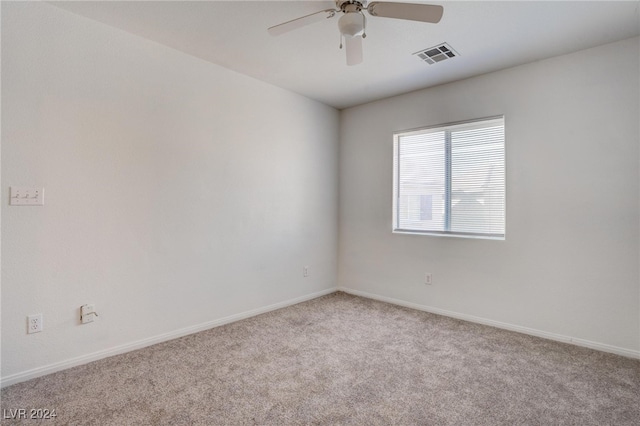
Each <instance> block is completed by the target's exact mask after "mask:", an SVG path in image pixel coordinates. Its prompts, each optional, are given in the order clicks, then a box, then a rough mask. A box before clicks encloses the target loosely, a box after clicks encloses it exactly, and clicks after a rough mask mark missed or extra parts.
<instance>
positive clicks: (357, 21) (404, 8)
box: [267, 0, 444, 65]
mask: <svg viewBox="0 0 640 426" xmlns="http://www.w3.org/2000/svg"><path fill="white" fill-rule="evenodd" d="M363 10H366V11H367V12H368V13H369V15H371V16H376V17H383V18H396V19H408V20H411V21H420V22H430V23H433V24H435V23H438V22H440V19H441V18H442V13H443V11H444V9H443V7H442V6H437V5H431V4H417V3H396V2H387V1H374V2H371V3H369V4H368V5H367V1H366V0H336V9H325V10H321V11H319V12H315V13H311V14H309V15H305V16H302V17H300V18H296V19H292V20H291V21H287V22H283V23H282V24H278V25H274V26H273V27H270V28H269V29H268V30H267V31H268V32H269V34H271V35H272V36H277V35H280V34H284V33H287V32H289V31H292V30H295V29H298V28H300V27H303V26H305V25H309V24H312V23H314V22H319V21H322V20H324V19H330V18H333V17H334V16H336V14H338V13H342V16H340V19H339V20H338V29H339V30H340V48H341V49H342V39H343V38H344V40H345V45H346V51H347V65H357V64H359V63H361V62H362V39H363V38H365V37H366V36H367V34H366V32H365V30H366V25H367V20H366V18H365V15H364V13H363V12H362V11H363Z"/></svg>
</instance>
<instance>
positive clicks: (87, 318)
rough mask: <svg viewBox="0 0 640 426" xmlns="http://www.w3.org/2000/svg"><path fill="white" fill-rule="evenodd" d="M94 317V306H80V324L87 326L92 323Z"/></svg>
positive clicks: (88, 304)
mask: <svg viewBox="0 0 640 426" xmlns="http://www.w3.org/2000/svg"><path fill="white" fill-rule="evenodd" d="M95 316H96V305H94V304H93V303H87V304H86V305H82V306H80V322H81V323H82V324H87V323H90V322H93V320H94V319H95Z"/></svg>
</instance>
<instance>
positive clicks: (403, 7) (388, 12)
mask: <svg viewBox="0 0 640 426" xmlns="http://www.w3.org/2000/svg"><path fill="white" fill-rule="evenodd" d="M367 11H368V12H369V14H370V15H372V16H380V17H383V18H396V19H408V20H410V21H420V22H431V23H432V24H436V23H438V22H440V19H441V18H442V13H443V12H444V8H443V7H442V6H438V5H433V4H415V3H392V2H386V1H374V2H371V3H369V6H367Z"/></svg>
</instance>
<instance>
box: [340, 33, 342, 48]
mask: <svg viewBox="0 0 640 426" xmlns="http://www.w3.org/2000/svg"><path fill="white" fill-rule="evenodd" d="M340 49H342V33H340Z"/></svg>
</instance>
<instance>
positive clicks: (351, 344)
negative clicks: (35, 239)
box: [1, 293, 640, 425]
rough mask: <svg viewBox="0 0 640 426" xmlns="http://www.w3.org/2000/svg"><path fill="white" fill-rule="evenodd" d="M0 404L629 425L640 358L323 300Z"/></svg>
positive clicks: (212, 419)
mask: <svg viewBox="0 0 640 426" xmlns="http://www.w3.org/2000/svg"><path fill="white" fill-rule="evenodd" d="M1 405H2V409H3V410H4V413H5V416H6V413H9V410H15V409H19V408H26V409H29V408H45V409H55V410H56V414H57V417H56V419H55V421H52V420H39V421H30V422H26V423H28V424H34V423H38V424H70V425H144V424H159V425H165V424H166V425H196V424H197V425H237V424H248V425H252V424H258V425H287V424H314V425H325V424H327V425H335V424H342V425H417V424H420V425H558V424H565V425H567V424H570V425H639V424H640V361H638V360H633V359H628V358H624V357H620V356H616V355H610V354H606V353H602V352H597V351H594V350H590V349H585V348H580V347H576V346H572V345H567V344H562V343H557V342H552V341H549V340H544V339H539V338H536V337H531V336H527V335H522V334H518V333H513V332H509V331H504V330H499V329H495V328H492V327H487V326H482V325H477V324H472V323H468V322H464V321H458V320H454V319H451V318H446V317H442V316H438V315H432V314H428V313H425V312H420V311H414V310H411V309H406V308H402V307H398V306H393V305H389V304H385V303H381V302H376V301H373V300H368V299H363V298H359V297H355V296H350V295H347V294H344V293H334V294H331V295H328V296H325V297H321V298H318V299H315V300H312V301H309V302H305V303H301V304H299V305H295V306H291V307H288V308H285V309H281V310H278V311H274V312H270V313H267V314H263V315H260V316H257V317H254V318H250V319H247V320H243V321H239V322H236V323H233V324H228V325H225V326H221V327H218V328H215V329H211V330H208V331H204V332H201V333H197V334H193V335H190V336H186V337H183V338H180V339H176V340H173V341H170V342H166V343H162V344H158V345H155V346H151V347H148V348H145V349H141V350H137V351H134V352H129V353H127V354H123V355H118V356H114V357H111V358H107V359H104V360H101V361H97V362H93V363H91V364H87V365H83V366H80V367H75V368H72V369H69V370H65V371H62V372H59V373H55V374H51V375H49V376H46V377H41V378H38V379H34V380H31V381H28V382H24V383H19V384H16V385H13V386H10V387H8V388H5V389H3V390H2V403H1ZM13 423H18V422H15V421H11V420H3V424H13Z"/></svg>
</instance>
